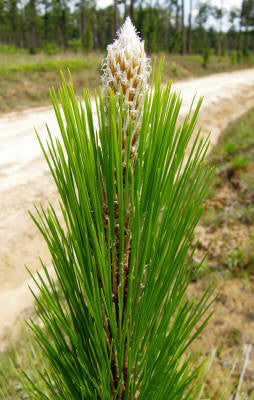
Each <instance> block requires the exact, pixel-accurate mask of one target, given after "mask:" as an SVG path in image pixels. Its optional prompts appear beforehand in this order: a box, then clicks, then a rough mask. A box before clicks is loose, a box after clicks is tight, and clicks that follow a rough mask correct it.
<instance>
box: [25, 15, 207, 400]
mask: <svg viewBox="0 0 254 400" xmlns="http://www.w3.org/2000/svg"><path fill="white" fill-rule="evenodd" d="M150 70H151V67H150V60H149V59H148V58H147V57H146V54H145V51H144V42H143V41H141V39H140V38H139V37H138V35H137V33H136V30H135V28H134V26H133V25H132V23H131V21H130V19H129V18H127V20H126V21H125V23H124V25H123V26H122V28H121V29H120V31H119V33H118V36H117V39H116V40H115V41H114V43H113V44H111V45H109V46H108V55H107V58H106V60H105V61H104V64H103V77H102V82H103V85H102V91H101V92H99V96H97V97H96V99H95V102H96V105H97V120H98V127H97V124H96V123H95V122H94V118H93V110H92V105H91V98H90V95H89V93H88V91H85V92H84V106H83V105H82V104H79V102H78V101H77V99H76V98H75V95H74V89H73V86H72V82H71V81H70V82H69V83H66V81H65V80H64V79H63V82H62V86H61V87H60V89H59V92H58V96H57V95H56V93H55V92H54V91H52V92H51V97H52V103H53V106H54V110H55V114H56V117H57V120H58V123H59V127H60V131H61V136H62V140H58V139H55V140H54V139H53V135H51V134H50V132H49V140H48V143H47V147H46V148H44V147H43V145H42V143H41V146H42V150H43V152H44V155H45V158H46V160H47V163H48V165H49V168H50V171H51V173H52V176H53V178H54V180H55V184H56V186H57V189H58V192H59V196H60V205H61V212H62V218H61V219H60V220H59V218H58V216H57V213H56V212H55V210H54V208H53V207H52V206H50V207H49V208H48V209H47V210H44V209H41V210H36V211H37V214H36V216H33V219H34V221H35V223H36V225H37V226H38V228H39V229H40V231H41V233H42V235H43V237H44V239H45V240H46V242H47V245H48V248H49V251H50V253H51V258H52V264H53V266H54V269H55V273H56V276H57V280H58V285H55V283H54V281H53V280H52V279H51V278H50V276H49V274H48V273H47V272H46V278H45V279H43V278H42V277H41V275H38V279H37V284H38V286H39V288H40V294H39V296H36V295H35V299H36V304H37V314H38V317H39V318H40V320H41V322H42V326H43V328H42V327H41V325H40V324H37V323H36V322H33V321H31V327H32V329H33V332H34V334H35V336H36V339H37V341H38V342H39V343H40V345H41V347H42V349H43V352H44V356H45V358H46V359H47V360H48V363H47V364H46V367H45V369H46V370H45V371H42V375H41V376H43V379H44V380H43V384H44V386H43V387H42V386H40V383H39V382H37V380H36V379H34V380H33V379H32V378H31V377H29V376H27V379H26V381H25V383H24V388H25V391H26V393H28V397H29V399H33V400H57V399H59V400H70V399H71V400H72V399H73V400H80V399H85V400H88V399H94V400H112V399H113V400H137V399H138V400H150V399H153V400H183V399H186V400H187V399H191V400H196V399H198V398H199V397H198V395H197V397H195V396H194V395H193V396H194V397H193V396H192V394H193V393H194V392H193V391H192V385H193V382H194V380H195V377H196V376H197V371H198V370H197V369H195V367H193V366H192V364H191V362H190V358H189V357H186V356H185V353H186V351H187V350H188V348H189V346H190V344H191V342H192V341H193V340H194V339H195V337H196V336H197V335H199V334H200V332H201V331H202V329H203V328H204V326H205V324H206V322H207V320H208V318H209V315H208V316H205V317H204V314H206V312H207V308H208V306H209V301H210V300H209V299H210V296H211V291H210V290H209V288H208V289H207V291H205V293H204V294H203V296H202V298H201V299H200V300H190V299H188V298H187V296H186V290H187V287H188V284H189V282H190V279H191V276H192V275H193V271H194V270H195V266H194V265H193V261H192V260H193V252H194V250H192V249H193V248H195V246H193V232H194V229H195V226H196V224H197V223H198V220H199V218H200V216H201V212H202V202H203V198H204V196H205V193H206V191H207V188H208V185H209V182H210V180H211V176H212V171H211V169H209V168H207V167H206V166H205V163H204V157H205V154H206V151H207V147H208V142H207V141H206V140H202V139H200V138H199V137H197V138H196V140H194V142H193V144H190V138H191V135H192V133H193V130H194V128H195V124H196V120H197V115H198V110H199V107H200V103H199V104H198V106H197V109H196V110H195V111H194V112H193V113H191V112H190V113H188V115H187V117H186V119H185V121H184V123H183V125H182V126H178V116H179V111H180V107H181V99H180V98H179V96H177V95H176V94H175V93H172V92H171V86H170V84H168V85H167V86H165V87H161V86H160V74H161V70H162V63H160V64H159V68H158V72H157V81H156V85H155V88H154V90H153V88H151V90H148V89H149V76H150ZM59 101H60V105H61V107H62V111H63V112H61V111H60V107H59ZM191 115H192V116H191ZM187 146H189V147H190V151H188V154H189V156H186V148H187ZM61 220H62V221H64V227H63V226H62V224H61V222H60V221H61ZM43 267H44V269H45V271H47V270H46V267H45V266H43ZM35 280H36V279H35ZM200 321H202V322H200ZM48 365H49V367H48Z"/></svg>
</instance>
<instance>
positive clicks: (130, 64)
mask: <svg viewBox="0 0 254 400" xmlns="http://www.w3.org/2000/svg"><path fill="white" fill-rule="evenodd" d="M107 50H108V55H107V58H106V59H105V61H104V64H103V71H104V74H103V77H102V82H103V84H102V94H103V97H104V100H105V107H106V110H107V111H108V107H109V104H108V102H109V88H110V89H111V90H112V91H113V93H114V94H115V95H116V98H117V101H118V104H119V103H120V96H121V91H122V93H123V105H124V111H123V115H122V118H123V148H124V147H125V140H126V137H127V136H128V126H129V122H130V121H132V122H133V123H134V129H133V139H132V144H133V145H134V143H135V141H136V134H137V130H138V127H139V124H140V120H141V114H142V105H143V99H144V95H145V93H146V92H147V90H148V79H149V76H150V71H151V68H150V60H149V59H148V58H147V57H146V53H145V50H144V41H141V39H140V38H139V36H138V35H137V33H136V29H135V27H134V26H133V24H132V22H131V20H130V18H129V17H128V18H127V19H126V21H125V23H124V24H123V26H122V28H121V29H120V31H119V32H118V37H117V39H116V40H115V41H114V43H113V44H110V45H109V46H108V47H107Z"/></svg>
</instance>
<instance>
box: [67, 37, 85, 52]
mask: <svg viewBox="0 0 254 400" xmlns="http://www.w3.org/2000/svg"><path fill="white" fill-rule="evenodd" d="M68 46H69V47H70V49H71V50H72V51H74V53H77V52H78V51H80V50H81V49H82V41H81V40H80V39H72V40H69V42H68Z"/></svg>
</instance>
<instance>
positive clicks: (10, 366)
mask: <svg viewBox="0 0 254 400" xmlns="http://www.w3.org/2000/svg"><path fill="white" fill-rule="evenodd" d="M228 340H229V341H239V340H240V339H239V332H237V331H232V332H230V334H229V337H228ZM220 352H221V348H218V349H216V348H214V349H209V351H208V350H207V349H206V350H199V351H196V352H193V354H192V355H191V360H192V363H193V364H198V365H200V363H201V362H202V363H203V367H202V368H201V370H200V372H199V374H198V376H197V378H196V381H195V385H194V387H193V396H194V394H195V396H196V397H195V398H200V399H203V398H205V399H206V400H228V399H230V398H231V397H232V395H234V394H235V392H236V388H237V386H238V384H239V375H240V371H241V367H242V364H243V357H244V353H243V352H241V353H239V354H235V363H234V365H232V366H230V368H229V367H228V366H227V368H225V369H224V374H223V375H222V376H221V374H219V373H218V368H217V367H218V366H217V365H216V363H217V361H216V360H217V359H218V357H220ZM204 360H205V361H204ZM46 363H47V361H46V360H45V358H44V357H43V351H42V349H41V348H40V346H39V345H38V344H37V342H36V341H35V340H34V338H33V336H32V333H31V331H30V330H29V329H28V327H27V326H25V325H24V324H22V325H21V329H20V332H19V334H18V336H17V337H16V338H15V339H14V338H13V337H12V336H11V335H10V337H9V338H8V340H7V346H6V350H5V352H4V353H2V354H1V357H0V396H1V399H3V400H13V399H15V400H25V399H28V398H27V395H26V385H27V383H26V378H25V375H26V377H27V378H28V379H31V380H33V381H36V384H37V386H38V387H39V388H40V390H41V391H42V392H43V393H45V394H48V395H49V396H50V393H48V388H47V385H46V383H45V381H44V380H43V375H44V371H45V368H46V369H47V371H48V372H49V371H50V366H49V365H47V364H46ZM49 373H50V372H49ZM198 394H200V397H198ZM246 395H247V392H246V391H245V392H243V391H242V392H241V395H240V397H239V398H238V400H245V399H247V398H248V399H252V400H253V399H254V393H251V394H250V396H249V397H246Z"/></svg>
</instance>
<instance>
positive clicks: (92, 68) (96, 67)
mask: <svg viewBox="0 0 254 400" xmlns="http://www.w3.org/2000/svg"><path fill="white" fill-rule="evenodd" d="M160 56H165V65H164V71H163V81H164V82H166V81H168V80H169V79H173V80H174V81H176V80H180V79H189V78H191V77H197V76H204V75H207V74H211V73H216V72H223V71H229V70H235V69H239V68H246V67H248V66H251V65H253V64H254V60H252V59H250V60H249V62H248V63H246V62H245V63H242V64H240V65H231V62H230V58H229V57H216V56H212V57H211V60H210V63H209V65H208V67H207V68H203V67H202V64H203V61H202V56H200V55H191V56H184V57H182V56H179V55H169V54H165V55H164V54H159V55H158V56H157V57H160ZM103 58H104V54H103V53H91V54H89V55H84V54H78V53H77V54H76V53H63V54H58V55H55V56H48V55H45V54H36V55H28V54H24V53H23V52H21V53H19V54H1V61H0V113H1V112H8V111H15V110H17V109H24V108H29V107H35V106H41V105H47V104H49V94H48V89H49V88H50V87H51V86H54V87H55V88H57V87H58V85H59V82H60V76H59V71H60V70H62V71H63V72H66V70H67V68H69V69H70V70H71V73H72V79H73V83H74V87H75V91H76V93H77V94H79V95H81V94H82V91H83V89H84V88H89V89H90V90H91V91H93V90H94V89H95V88H97V87H98V86H99V85H100V82H101V80H100V74H101V62H102V60H103ZM153 58H154V57H153Z"/></svg>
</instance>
